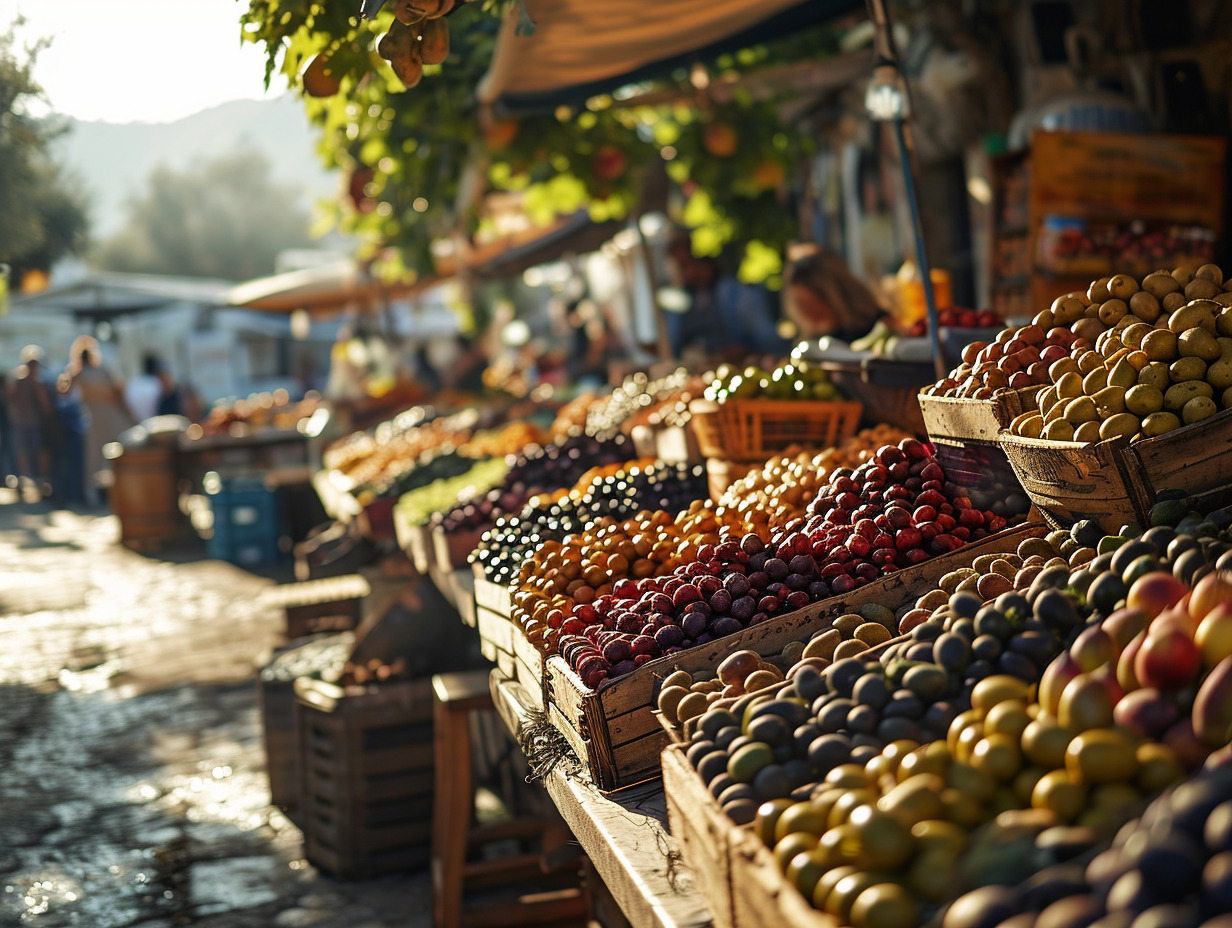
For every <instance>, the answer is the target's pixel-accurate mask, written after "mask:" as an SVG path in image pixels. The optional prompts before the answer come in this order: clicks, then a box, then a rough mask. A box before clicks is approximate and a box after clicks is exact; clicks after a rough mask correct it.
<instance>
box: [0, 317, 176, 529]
mask: <svg viewBox="0 0 1232 928" xmlns="http://www.w3.org/2000/svg"><path fill="white" fill-rule="evenodd" d="M182 413H183V398H182V395H181V391H180V390H179V389H178V388H177V386H176V384H175V382H174V380H173V379H172V378H171V375H170V372H169V371H168V370H167V368H166V366H165V365H164V364H163V363H162V362H161V361H159V359H157V358H155V357H153V356H147V357H146V358H144V359H143V361H142V373H141V374H140V375H139V376H137V377H134V378H133V379H132V380H131V381H130V382H129V383H128V384H125V383H124V381H123V380H122V379H121V378H120V376H119V375H118V374H117V373H115V372H114V371H113V370H111V368H109V367H108V366H107V365H106V364H104V363H103V358H102V352H101V351H100V350H99V345H98V342H97V341H96V340H95V339H93V338H91V337H89V336H86V335H83V336H81V337H80V338H78V339H76V340H75V341H74V342H73V345H72V348H71V349H70V350H69V358H68V363H67V364H66V365H65V367H64V369H63V370H62V371H61V373H60V374H59V375H54V374H51V373H49V371H48V368H47V364H46V359H45V357H44V353H43V350H42V349H41V348H39V347H38V346H37V345H28V346H27V347H26V348H24V349H22V352H21V358H20V363H19V364H18V366H17V367H16V368H15V369H14V370H12V371H11V372H10V373H7V374H4V375H0V475H2V476H3V479H4V481H5V482H6V483H7V484H8V485H9V486H10V487H15V488H21V487H22V486H23V484H24V486H27V487H29V486H33V487H34V489H35V491H36V492H37V493H38V494H39V495H41V496H44V497H51V498H54V499H56V500H58V501H61V502H63V503H66V504H69V505H87V506H92V505H98V504H99V502H100V499H99V485H100V480H99V477H100V475H101V474H102V473H103V471H104V470H105V469H106V461H105V460H104V458H103V447H104V446H105V445H106V444H108V443H109V442H113V441H115V440H116V439H118V438H119V437H120V435H121V434H122V433H123V432H124V431H125V430H127V429H129V428H131V427H132V426H134V425H136V424H137V423H139V422H143V421H144V420H146V419H149V418H151V417H152V416H156V415H166V414H182Z"/></svg>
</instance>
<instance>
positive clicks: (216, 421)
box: [201, 390, 322, 435]
mask: <svg viewBox="0 0 1232 928" xmlns="http://www.w3.org/2000/svg"><path fill="white" fill-rule="evenodd" d="M321 402H322V401H321V396H320V394H319V393H316V392H310V393H309V394H308V395H306V396H305V397H304V398H303V399H301V400H296V401H292V400H291V397H290V394H288V393H287V391H286V390H274V391H273V392H272V393H254V394H253V395H252V396H249V397H245V398H244V399H237V400H232V401H231V402H226V403H215V404H214V405H213V406H212V407H210V411H209V413H207V414H206V417H205V419H203V420H202V422H201V433H202V434H203V435H233V434H236V433H237V432H242V433H248V432H251V431H253V430H255V429H262V428H273V429H293V428H295V427H296V426H297V425H298V424H299V423H300V421H301V420H303V419H307V418H308V417H310V416H311V415H312V414H313V413H314V412H316V411H317V410H318V409H320V408H321Z"/></svg>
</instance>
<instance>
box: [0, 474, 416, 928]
mask: <svg viewBox="0 0 1232 928" xmlns="http://www.w3.org/2000/svg"><path fill="white" fill-rule="evenodd" d="M118 534H119V532H118V524H117V523H116V521H115V519H114V518H112V517H110V516H106V515H105V514H93V515H91V514H82V513H74V512H68V511H60V510H56V509H54V508H52V507H51V506H49V505H47V504H43V503H35V502H30V501H25V502H22V501H19V500H18V499H17V496H16V494H15V493H14V492H12V491H9V490H0V926H4V928H8V926H32V928H61V926H82V928H127V926H142V928H171V926H180V925H193V926H203V928H268V926H287V928H292V926H300V925H311V926H320V928H384V926H394V925H398V926H407V925H410V926H417V925H424V926H426V925H428V924H430V921H431V915H430V913H431V887H430V881H429V879H428V876H427V874H426V873H424V872H422V871H420V872H417V873H412V874H406V875H399V876H391V877H386V878H382V879H378V880H371V881H365V882H341V881H336V880H333V879H331V878H329V877H328V876H326V875H325V874H322V873H320V872H318V871H317V870H316V869H315V868H314V867H312V866H311V865H310V864H308V863H307V862H306V861H305V860H303V859H302V857H301V854H302V844H301V836H300V832H299V831H298V829H297V828H296V827H295V826H294V825H293V824H291V823H290V822H289V821H288V820H287V819H286V818H285V817H284V816H283V815H282V814H281V813H280V812H279V811H278V810H277V809H276V808H273V807H271V806H270V805H269V789H268V783H267V781H266V779H265V773H264V755H263V752H262V747H261V730H260V720H259V716H258V712H257V699H256V688H255V683H254V680H255V672H254V669H255V667H256V666H257V664H258V662H259V661H260V660H262V658H263V657H264V656H268V654H269V653H270V651H271V649H272V647H274V646H275V645H276V644H279V643H281V637H280V636H281V632H282V616H281V614H280V613H279V612H278V611H277V610H274V609H271V608H269V607H267V606H265V605H263V603H262V601H261V594H262V592H263V591H265V590H267V589H268V588H269V587H270V586H271V585H272V583H273V581H272V580H271V579H268V578H263V577H258V576H255V575H253V574H250V573H247V572H245V571H243V570H240V569H239V568H236V567H232V566H230V565H228V564H224V563H221V562H217V561H203V560H202V561H197V560H184V559H181V562H173V561H165V560H158V559H152V558H147V557H143V556H141V555H138V554H135V553H133V552H130V551H127V550H125V549H124V548H122V547H120V546H119V545H118V544H117V543H116V539H117V538H118Z"/></svg>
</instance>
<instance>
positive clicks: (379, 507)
mask: <svg viewBox="0 0 1232 928" xmlns="http://www.w3.org/2000/svg"><path fill="white" fill-rule="evenodd" d="M395 503H397V500H396V499H395V498H394V497H392V496H382V497H379V498H377V499H374V500H373V501H372V502H370V503H368V504H367V505H366V506H364V507H363V509H361V510H360V511H359V514H358V515H357V516H356V517H355V523H356V525H357V527H358V528H359V533H360V534H361V535H363V536H364V537H365V538H367V539H369V540H370V541H373V542H376V543H377V544H384V543H387V542H389V543H392V542H394V541H396V540H397V535H396V534H395V532H394V504H395Z"/></svg>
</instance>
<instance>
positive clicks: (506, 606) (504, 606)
mask: <svg viewBox="0 0 1232 928" xmlns="http://www.w3.org/2000/svg"><path fill="white" fill-rule="evenodd" d="M474 574H475V605H476V606H481V607H483V608H484V609H487V610H489V611H490V612H494V613H496V614H497V615H500V616H504V617H505V618H508V617H509V616H511V615H513V591H512V590H510V589H509V587H507V586H501V585H500V584H499V583H493V582H492V581H491V580H488V579H487V578H485V577H484V576H483V574H482V573H480V571H479V568H478V567H476V568H475V569H474Z"/></svg>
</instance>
